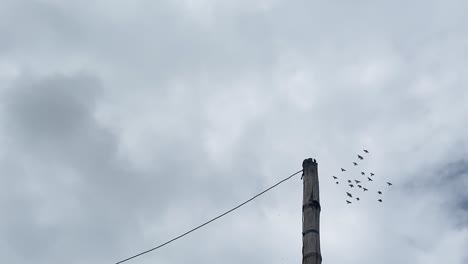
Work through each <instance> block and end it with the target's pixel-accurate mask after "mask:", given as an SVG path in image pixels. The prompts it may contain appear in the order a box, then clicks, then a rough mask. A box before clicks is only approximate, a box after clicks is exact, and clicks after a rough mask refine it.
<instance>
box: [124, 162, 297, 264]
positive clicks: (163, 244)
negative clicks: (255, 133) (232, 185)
mask: <svg viewBox="0 0 468 264" xmlns="http://www.w3.org/2000/svg"><path fill="white" fill-rule="evenodd" d="M301 171H302V170H300V171H298V172H295V173H294V174H291V175H289V176H288V177H287V178H285V179H283V180H281V181H279V182H278V183H276V184H275V185H273V186H271V187H269V188H268V189H266V190H264V191H262V192H261V193H259V194H257V195H255V196H254V197H252V198H250V199H248V200H247V201H245V202H243V203H241V204H239V205H238V206H236V207H234V208H232V209H231V210H229V211H226V212H225V213H222V214H220V215H218V216H216V217H215V218H213V219H211V220H209V221H207V222H205V223H203V224H201V225H199V226H197V227H195V228H193V229H191V230H189V231H187V232H185V233H183V234H182V235H180V236H177V237H175V238H173V239H171V240H169V241H167V242H165V243H162V244H161V245H159V246H157V247H154V248H151V249H148V250H146V251H143V252H141V253H138V254H136V255H134V256H131V257H129V258H126V259H124V260H121V261H119V262H116V263H115V264H120V263H124V262H126V261H129V260H131V259H134V258H136V257H139V256H141V255H144V254H146V253H149V252H151V251H153V250H156V249H158V248H161V247H163V246H165V245H167V244H169V243H171V242H173V241H175V240H177V239H179V238H182V237H184V236H186V235H188V234H190V233H192V232H193V231H195V230H197V229H199V228H201V227H203V226H205V225H207V224H209V223H211V222H213V221H215V220H216V219H219V218H221V217H223V216H225V215H227V214H229V213H230V212H232V211H235V210H237V209H239V208H240V207H241V206H243V205H245V204H247V203H248V202H250V201H252V200H253V199H255V198H257V197H259V196H260V195H262V194H264V193H266V192H268V191H269V190H271V189H273V188H275V187H276V186H278V185H280V184H281V183H283V182H285V181H287V180H289V179H291V178H292V177H293V176H295V175H296V174H298V173H299V172H301Z"/></svg>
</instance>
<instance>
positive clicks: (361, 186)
mask: <svg viewBox="0 0 468 264" xmlns="http://www.w3.org/2000/svg"><path fill="white" fill-rule="evenodd" d="M363 151H364V153H366V154H368V153H369V151H368V150H367V149H364V150H363ZM357 157H358V160H364V157H363V156H361V155H359V154H358V155H357ZM353 165H354V166H358V165H359V164H358V163H357V162H355V161H353ZM341 172H346V169H343V168H341ZM361 175H362V176H366V173H365V172H363V171H361ZM369 175H370V177H369V176H366V177H367V182H368V183H370V182H372V181H374V180H373V177H374V175H375V174H374V173H372V172H370V173H369ZM332 177H333V179H334V180H335V181H336V184H339V181H338V177H336V176H332ZM364 181H365V180H364ZM347 183H348V186H349V188H354V186H355V185H356V186H357V187H358V188H359V189H362V190H363V192H367V191H369V190H368V189H367V188H365V187H364V185H363V183H361V181H360V180H354V182H353V181H352V180H347ZM387 185H388V186H392V185H393V184H392V183H391V182H387ZM377 193H378V194H379V195H382V192H381V191H377ZM346 195H347V197H349V198H355V199H356V201H359V200H360V199H359V197H353V195H352V194H351V193H349V192H346ZM377 201H379V202H382V199H377ZM346 203H347V204H351V203H352V202H351V201H349V200H346Z"/></svg>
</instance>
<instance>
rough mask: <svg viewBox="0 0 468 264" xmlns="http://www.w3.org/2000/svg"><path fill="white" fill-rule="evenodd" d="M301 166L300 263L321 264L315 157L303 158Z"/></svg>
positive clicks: (317, 182) (318, 199)
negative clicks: (302, 186)
mask: <svg viewBox="0 0 468 264" xmlns="http://www.w3.org/2000/svg"><path fill="white" fill-rule="evenodd" d="M302 168H303V172H302V173H303V177H302V179H303V185H304V190H303V194H304V196H303V201H302V264H321V263H322V254H321V252H320V210H321V208H320V197H319V181H318V168H317V161H316V160H315V159H310V158H309V159H305V160H304V162H302Z"/></svg>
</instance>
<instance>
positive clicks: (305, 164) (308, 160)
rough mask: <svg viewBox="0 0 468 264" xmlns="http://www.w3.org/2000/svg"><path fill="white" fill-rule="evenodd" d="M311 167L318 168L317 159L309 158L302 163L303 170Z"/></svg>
mask: <svg viewBox="0 0 468 264" xmlns="http://www.w3.org/2000/svg"><path fill="white" fill-rule="evenodd" d="M310 165H315V166H317V161H316V160H315V159H312V158H308V159H305V160H304V161H303V162H302V168H303V169H305V168H306V167H308V166H310Z"/></svg>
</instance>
